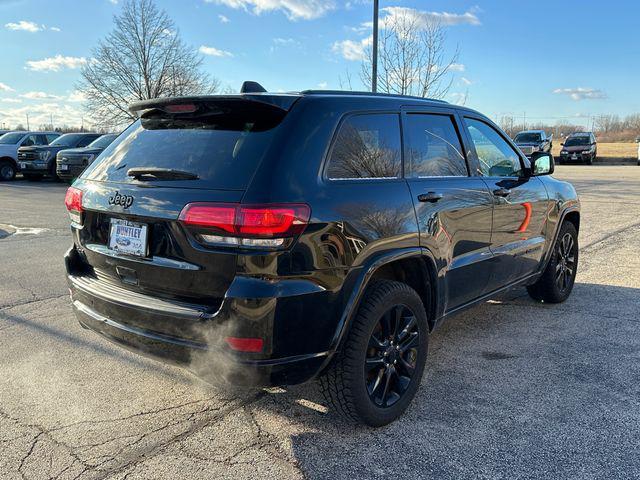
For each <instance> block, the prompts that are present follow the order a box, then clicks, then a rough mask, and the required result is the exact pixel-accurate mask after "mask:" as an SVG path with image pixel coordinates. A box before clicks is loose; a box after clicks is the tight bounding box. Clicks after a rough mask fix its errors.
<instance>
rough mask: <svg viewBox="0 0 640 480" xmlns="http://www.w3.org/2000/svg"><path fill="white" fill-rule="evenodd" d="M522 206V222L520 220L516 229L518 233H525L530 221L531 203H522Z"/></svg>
mask: <svg viewBox="0 0 640 480" xmlns="http://www.w3.org/2000/svg"><path fill="white" fill-rule="evenodd" d="M522 206H523V207H524V220H522V223H521V224H520V227H518V230H517V232H518V233H524V232H526V231H527V228H529V222H530V221H531V203H529V202H524V203H523V204H522Z"/></svg>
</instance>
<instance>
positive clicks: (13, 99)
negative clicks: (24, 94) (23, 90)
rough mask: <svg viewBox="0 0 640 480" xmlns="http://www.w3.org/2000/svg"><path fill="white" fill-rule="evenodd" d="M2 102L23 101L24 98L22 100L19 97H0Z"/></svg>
mask: <svg viewBox="0 0 640 480" xmlns="http://www.w3.org/2000/svg"><path fill="white" fill-rule="evenodd" d="M0 102H5V103H22V100H20V99H19V98H3V99H0Z"/></svg>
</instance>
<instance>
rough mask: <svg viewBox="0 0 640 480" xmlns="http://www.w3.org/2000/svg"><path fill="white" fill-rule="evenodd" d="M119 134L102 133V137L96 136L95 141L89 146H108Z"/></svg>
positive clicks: (88, 146)
mask: <svg viewBox="0 0 640 480" xmlns="http://www.w3.org/2000/svg"><path fill="white" fill-rule="evenodd" d="M117 136H118V135H115V134H113V135H112V134H109V135H102V136H101V137H98V138H96V139H95V140H94V141H93V142H91V143H90V144H89V145H87V148H107V147H108V146H109V144H110V143H111V142H113V141H114V140H115V139H116V137H117Z"/></svg>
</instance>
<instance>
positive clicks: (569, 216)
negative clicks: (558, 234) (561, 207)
mask: <svg viewBox="0 0 640 480" xmlns="http://www.w3.org/2000/svg"><path fill="white" fill-rule="evenodd" d="M565 221H567V222H571V223H573V226H574V227H576V232H578V233H580V212H579V211H578V210H571V211H568V212H566V213H565V214H564V216H563V217H562V219H561V221H560V223H559V224H558V231H560V227H561V226H562V223H563V222H565Z"/></svg>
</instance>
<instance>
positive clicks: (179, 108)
mask: <svg viewBox="0 0 640 480" xmlns="http://www.w3.org/2000/svg"><path fill="white" fill-rule="evenodd" d="M299 98H300V96H299V95H286V94H285V95H283V94H278V95H269V94H266V95H265V94H264V93H255V94H253V93H249V94H240V95H202V96H193V97H172V98H154V99H151V100H142V101H139V102H135V103H132V104H131V105H129V111H130V112H131V113H133V114H134V115H136V116H141V115H143V114H144V113H145V112H147V111H149V110H164V111H166V112H169V113H192V112H194V111H195V110H196V109H197V106H198V105H203V104H206V105H211V106H217V107H219V108H222V109H225V108H233V107H234V106H236V107H240V108H242V107H247V106H249V105H253V106H255V107H256V108H268V109H273V110H280V111H283V112H288V111H289V109H290V108H291V106H292V105H293V104H294V103H295V101H296V100H298V99H299ZM171 107H174V108H171Z"/></svg>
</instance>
